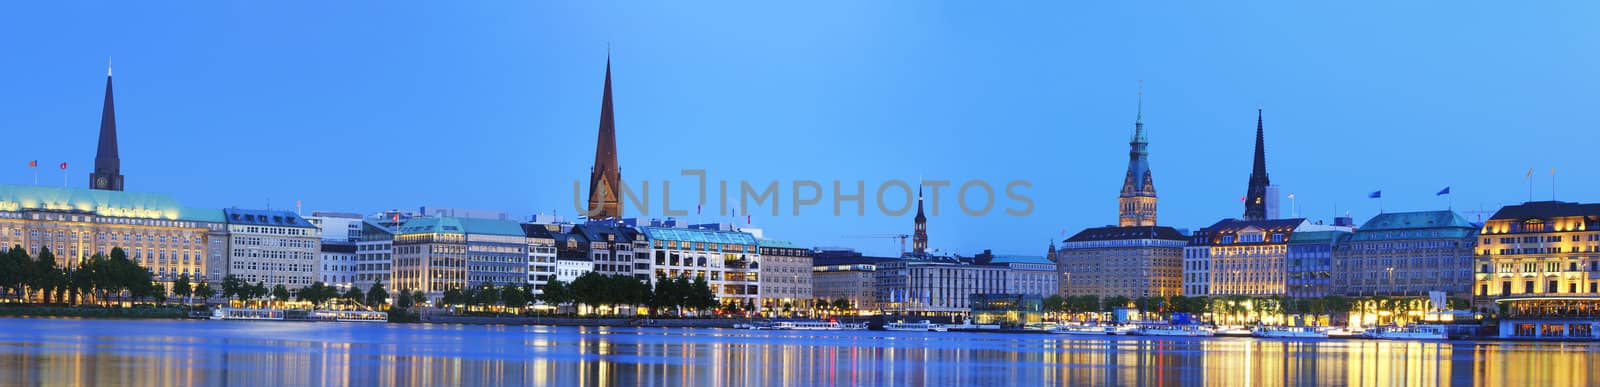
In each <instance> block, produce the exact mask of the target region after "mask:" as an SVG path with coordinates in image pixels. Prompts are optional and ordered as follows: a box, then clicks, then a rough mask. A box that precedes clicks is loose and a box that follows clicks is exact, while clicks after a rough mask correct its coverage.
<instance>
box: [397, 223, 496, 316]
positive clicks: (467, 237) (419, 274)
mask: <svg viewBox="0 0 1600 387" xmlns="http://www.w3.org/2000/svg"><path fill="white" fill-rule="evenodd" d="M393 265H394V266H393V267H394V274H393V276H394V285H393V286H394V287H395V288H396V289H411V290H419V291H422V292H424V293H426V294H427V295H428V298H429V299H433V298H436V297H438V296H440V295H442V294H443V292H444V291H445V290H448V289H465V288H468V287H477V286H481V285H484V284H489V285H493V286H504V285H506V284H518V285H521V284H524V283H527V281H528V238H527V236H526V235H524V234H523V231H522V226H521V225H520V224H518V223H517V222H513V221H508V220H490V219H475V218H432V217H424V218H412V219H411V220H409V221H406V222H405V224H403V225H401V226H400V229H399V231H397V232H396V233H395V237H394V263H393Z"/></svg>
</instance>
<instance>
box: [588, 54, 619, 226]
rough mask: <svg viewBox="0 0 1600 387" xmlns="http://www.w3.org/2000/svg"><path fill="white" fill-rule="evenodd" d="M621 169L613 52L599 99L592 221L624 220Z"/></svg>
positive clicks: (591, 191)
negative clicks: (613, 102) (614, 114)
mask: <svg viewBox="0 0 1600 387" xmlns="http://www.w3.org/2000/svg"><path fill="white" fill-rule="evenodd" d="M621 184H622V168H621V167H619V166H618V165H617V128H616V121H615V119H614V118H613V117H612V112H611V53H610V52H609V50H608V51H607V53H606V82H605V90H604V91H603V92H602V93H601V97H600V133H599V136H598V137H597V139H596V141H595V148H594V166H593V168H592V169H591V170H590V171H589V211H588V217H589V219H595V220H600V219H607V218H621V217H622V207H621V201H620V200H619V199H620V198H621V197H620V196H619V195H621V193H620V190H619V187H621Z"/></svg>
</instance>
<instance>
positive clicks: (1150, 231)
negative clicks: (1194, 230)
mask: <svg viewBox="0 0 1600 387" xmlns="http://www.w3.org/2000/svg"><path fill="white" fill-rule="evenodd" d="M1135 239H1166V240H1174V241H1184V240H1188V239H1189V238H1188V237H1185V236H1183V233H1180V232H1178V230H1177V229H1175V228H1172V227H1166V226H1137V227H1117V226H1106V227H1094V228H1087V229H1084V230H1083V231H1079V232H1078V233H1077V234H1073V235H1072V237H1071V238H1067V242H1090V241H1118V240H1135Z"/></svg>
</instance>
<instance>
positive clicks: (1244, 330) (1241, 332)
mask: <svg viewBox="0 0 1600 387" xmlns="http://www.w3.org/2000/svg"><path fill="white" fill-rule="evenodd" d="M1212 335H1213V336H1225V337H1250V336H1254V335H1255V330H1252V329H1250V327H1246V326H1237V325H1229V326H1220V327H1217V328H1216V329H1214V330H1212Z"/></svg>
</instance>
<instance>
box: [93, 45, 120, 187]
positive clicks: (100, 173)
mask: <svg viewBox="0 0 1600 387" xmlns="http://www.w3.org/2000/svg"><path fill="white" fill-rule="evenodd" d="M89 188H91V189H103V190H110V191H121V190H122V159H121V158H119V157H117V112H116V108H115V107H114V106H113V104H112V101H111V64H110V63H107V64H106V102H105V105H103V106H102V107H101V110H100V147H99V149H97V150H95V153H94V172H91V173H89Z"/></svg>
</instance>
